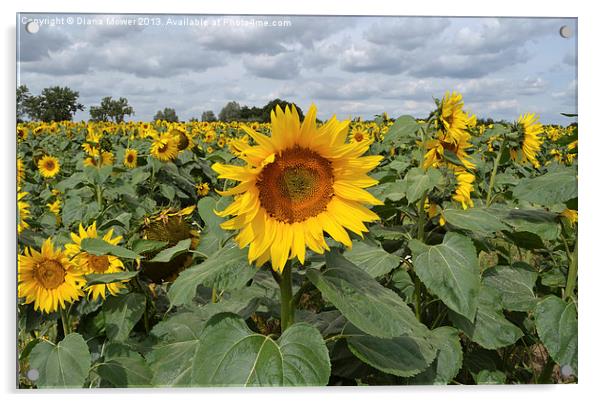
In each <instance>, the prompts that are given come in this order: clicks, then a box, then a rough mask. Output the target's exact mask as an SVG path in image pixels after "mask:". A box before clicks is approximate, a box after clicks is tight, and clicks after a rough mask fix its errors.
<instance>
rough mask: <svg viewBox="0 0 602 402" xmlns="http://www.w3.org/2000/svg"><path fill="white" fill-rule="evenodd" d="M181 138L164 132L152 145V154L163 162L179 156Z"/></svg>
mask: <svg viewBox="0 0 602 402" xmlns="http://www.w3.org/2000/svg"><path fill="white" fill-rule="evenodd" d="M178 143H179V139H178V138H177V137H173V136H171V135H169V134H165V133H164V134H162V135H161V136H159V137H158V138H156V139H155V140H154V141H153V143H152V145H151V149H150V152H151V155H152V156H154V157H155V158H157V159H159V160H160V161H162V162H169V161H170V160H173V159H176V157H177V156H178Z"/></svg>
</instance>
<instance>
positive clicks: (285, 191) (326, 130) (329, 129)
mask: <svg viewBox="0 0 602 402" xmlns="http://www.w3.org/2000/svg"><path fill="white" fill-rule="evenodd" d="M316 113H317V110H316V107H315V105H312V106H311V107H310V109H309V111H308V113H307V116H306V117H305V120H304V121H303V123H301V122H300V120H299V115H298V113H297V109H296V108H294V107H293V108H289V107H286V109H285V110H284V111H282V109H281V108H280V107H279V106H277V107H276V109H275V110H274V111H272V113H271V121H272V136H271V137H268V136H266V135H263V134H261V133H258V132H256V131H254V130H252V129H251V128H248V127H246V126H242V128H243V130H244V131H245V132H246V133H247V134H249V136H251V137H252V138H253V139H254V140H255V142H256V143H257V144H258V145H256V146H252V147H249V148H247V149H246V150H244V152H243V155H242V156H241V158H242V159H243V160H244V161H245V162H246V166H232V165H223V164H221V163H216V164H214V165H213V166H212V168H213V170H215V171H216V172H217V173H218V174H219V176H218V177H219V178H221V179H230V180H236V181H239V182H240V184H238V185H237V186H236V187H234V188H232V189H231V190H228V191H224V192H221V194H222V195H234V196H235V199H234V202H233V203H232V204H230V205H229V206H228V207H227V208H226V209H225V210H223V211H221V212H218V213H217V214H218V215H219V216H226V215H233V216H234V218H233V219H231V220H229V221H227V222H225V223H223V224H222V228H223V229H226V230H238V231H239V233H238V234H237V236H236V241H237V243H238V245H239V247H241V248H244V247H246V246H249V252H248V258H249V261H250V262H254V261H255V262H256V264H257V265H258V266H261V265H263V264H264V263H265V262H267V261H268V260H271V263H272V269H274V270H275V271H279V272H281V271H282V270H283V268H284V266H285V264H286V261H287V260H289V259H292V258H295V257H297V258H298V259H299V261H300V262H301V263H302V264H303V263H304V261H305V253H306V246H307V247H309V248H310V249H312V250H313V251H314V252H316V253H319V254H322V253H324V251H325V250H329V247H328V244H327V243H326V241H325V238H324V232H327V233H328V234H330V236H331V237H332V238H333V239H334V240H335V241H338V242H341V243H343V244H344V245H346V246H347V247H351V239H350V237H349V234H348V233H347V230H346V229H349V230H351V231H352V232H354V233H356V234H358V235H360V236H361V235H362V234H363V232H367V231H368V229H367V228H366V226H365V225H364V222H372V221H376V220H378V219H379V217H378V215H377V214H375V213H374V212H372V211H371V210H370V209H368V208H366V207H365V206H364V204H369V205H382V204H383V203H382V201H380V200H378V199H376V198H375V197H374V196H372V194H370V193H369V192H367V191H366V190H364V189H365V188H367V187H370V186H373V185H375V184H377V183H378V180H375V179H373V178H371V177H369V176H368V175H367V174H366V173H367V172H369V171H370V170H372V169H373V168H374V167H376V166H377V165H378V164H379V163H380V161H381V160H382V158H383V157H382V156H379V155H375V156H364V157H362V155H363V154H364V153H365V152H366V151H368V149H369V147H370V144H369V143H367V142H361V143H346V142H345V140H346V139H347V133H348V127H349V121H344V122H339V121H338V120H337V119H336V118H335V117H333V118H332V119H330V120H329V121H328V122H326V123H324V124H323V125H322V126H320V127H318V126H317V125H316Z"/></svg>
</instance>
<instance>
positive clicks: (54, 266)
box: [34, 260, 65, 289]
mask: <svg viewBox="0 0 602 402" xmlns="http://www.w3.org/2000/svg"><path fill="white" fill-rule="evenodd" d="M34 276H35V278H36V279H37V281H38V282H39V283H41V284H42V286H43V287H44V288H45V289H56V288H58V287H59V286H60V285H61V284H62V283H63V282H65V268H64V267H63V265H62V264H61V263H60V262H58V261H56V260H44V261H42V262H40V263H39V264H38V265H37V266H36V267H35V270H34Z"/></svg>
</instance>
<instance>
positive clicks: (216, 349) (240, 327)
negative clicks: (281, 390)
mask: <svg viewBox="0 0 602 402" xmlns="http://www.w3.org/2000/svg"><path fill="white" fill-rule="evenodd" d="M329 377H330V359H329V356H328V350H327V349H326V345H325V344H324V340H323V339H322V336H321V335H320V333H319V332H318V330H316V329H315V328H314V327H312V326H310V325H308V324H305V323H297V324H294V325H292V326H291V327H289V328H288V329H287V330H286V331H285V332H284V333H283V334H282V336H281V337H280V339H278V341H274V340H273V339H272V338H270V337H266V336H263V335H261V334H257V333H254V332H252V331H251V330H249V328H248V327H247V325H246V324H245V321H244V320H243V319H242V318H240V317H238V316H236V315H234V314H230V313H222V314H218V315H216V316H214V317H213V318H211V319H210V320H209V321H208V322H207V324H206V325H205V328H204V329H203V332H202V333H201V336H200V345H199V350H198V352H197V354H196V356H195V359H194V360H193V363H192V384H193V385H200V386H239V387H240V386H245V387H247V386H318V385H326V384H327V383H328V379H329Z"/></svg>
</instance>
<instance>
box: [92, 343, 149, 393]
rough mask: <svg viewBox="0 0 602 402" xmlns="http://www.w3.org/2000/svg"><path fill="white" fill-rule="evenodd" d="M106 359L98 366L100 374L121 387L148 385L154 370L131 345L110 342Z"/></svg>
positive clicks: (106, 349)
mask: <svg viewBox="0 0 602 402" xmlns="http://www.w3.org/2000/svg"><path fill="white" fill-rule="evenodd" d="M104 355H105V360H104V362H102V364H101V365H100V366H98V374H99V375H100V376H101V377H102V378H103V379H105V380H106V381H108V382H110V383H111V384H112V385H113V386H115V387H119V388H127V387H148V386H150V385H151V380H152V375H153V374H152V371H151V370H150V368H149V366H148V364H147V363H146V360H144V358H143V357H142V356H141V355H140V354H139V353H138V352H135V351H133V350H131V349H130V348H129V347H127V346H125V345H122V344H117V343H110V344H108V345H107V346H106V348H105V352H104Z"/></svg>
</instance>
